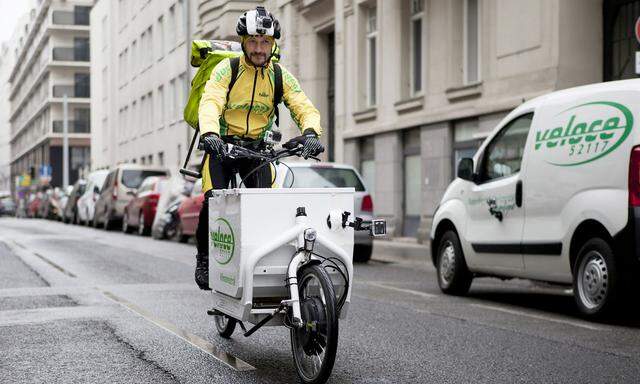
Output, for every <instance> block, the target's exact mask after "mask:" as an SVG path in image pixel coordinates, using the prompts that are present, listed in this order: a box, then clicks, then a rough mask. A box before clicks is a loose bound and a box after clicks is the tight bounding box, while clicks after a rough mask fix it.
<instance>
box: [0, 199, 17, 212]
mask: <svg viewBox="0 0 640 384" xmlns="http://www.w3.org/2000/svg"><path fill="white" fill-rule="evenodd" d="M3 215H4V216H15V215H16V204H15V203H14V202H13V199H12V198H11V196H5V197H2V198H0V216H3Z"/></svg>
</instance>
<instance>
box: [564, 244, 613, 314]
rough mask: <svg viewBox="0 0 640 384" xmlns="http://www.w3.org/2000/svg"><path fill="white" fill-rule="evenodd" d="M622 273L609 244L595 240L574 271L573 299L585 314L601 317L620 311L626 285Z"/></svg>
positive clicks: (578, 259) (583, 250)
mask: <svg viewBox="0 0 640 384" xmlns="http://www.w3.org/2000/svg"><path fill="white" fill-rule="evenodd" d="M620 273H621V270H620V271H619V270H618V265H617V264H616V260H615V257H614V255H613V250H612V249H611V246H610V245H609V244H608V243H607V242H606V241H604V240H603V239H601V238H593V239H591V240H589V241H587V242H586V243H585V244H584V245H583V246H582V248H581V249H580V251H579V252H578V257H577V259H576V263H575V265H574V270H573V296H574V298H575V301H576V304H577V306H578V309H579V310H580V312H581V313H582V314H584V315H586V316H588V317H593V318H602V317H606V316H607V315H610V314H611V313H612V312H614V311H615V309H617V306H618V304H619V298H620V297H621V296H622V295H621V294H622V292H621V291H622V285H623V284H622V278H621V275H620Z"/></svg>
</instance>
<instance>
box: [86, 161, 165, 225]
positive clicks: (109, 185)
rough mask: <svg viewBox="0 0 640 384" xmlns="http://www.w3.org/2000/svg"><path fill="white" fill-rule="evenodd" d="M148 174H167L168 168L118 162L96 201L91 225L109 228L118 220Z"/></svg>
mask: <svg viewBox="0 0 640 384" xmlns="http://www.w3.org/2000/svg"><path fill="white" fill-rule="evenodd" d="M149 176H169V170H168V169H166V168H160V167H153V166H145V165H136V164H120V165H118V166H117V167H116V168H115V169H113V170H111V171H110V172H109V174H108V175H107V178H106V179H105V181H104V184H103V186H102V189H101V191H100V197H99V198H98V201H97V202H96V206H95V213H94V217H93V226H94V227H96V228H98V227H99V226H103V227H104V228H105V229H110V228H111V227H112V226H113V224H115V223H117V222H120V221H121V220H122V218H123V217H124V208H125V207H126V206H127V205H128V204H129V202H130V201H131V200H132V199H133V198H134V196H135V194H136V191H137V190H138V188H140V185H141V184H142V182H143V181H144V179H146V178H147V177H149Z"/></svg>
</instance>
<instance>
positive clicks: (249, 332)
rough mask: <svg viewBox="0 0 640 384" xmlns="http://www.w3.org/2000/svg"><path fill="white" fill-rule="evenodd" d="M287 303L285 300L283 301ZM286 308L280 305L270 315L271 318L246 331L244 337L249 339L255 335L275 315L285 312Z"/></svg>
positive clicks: (266, 318) (268, 317)
mask: <svg viewBox="0 0 640 384" xmlns="http://www.w3.org/2000/svg"><path fill="white" fill-rule="evenodd" d="M283 301H285V300H283ZM285 308H286V305H284V304H283V303H280V306H279V307H278V308H277V309H276V310H275V311H273V313H272V314H270V315H269V316H267V317H265V318H264V319H262V320H261V321H260V322H259V323H258V324H256V325H254V326H253V327H252V328H251V329H250V330H248V331H246V332H245V333H244V337H249V336H251V335H253V333H254V332H255V331H257V330H258V329H260V328H262V326H263V325H265V324H267V323H268V322H269V320H271V319H273V317H274V316H275V315H277V314H278V313H280V312H282V310H284V309H285Z"/></svg>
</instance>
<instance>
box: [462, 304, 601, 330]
mask: <svg viewBox="0 0 640 384" xmlns="http://www.w3.org/2000/svg"><path fill="white" fill-rule="evenodd" d="M471 305H472V306H474V307H478V308H484V309H490V310H492V311H498V312H504V313H509V314H511V315H517V316H524V317H530V318H532V319H536V320H544V321H551V322H554V323H561V324H567V325H572V326H574V327H580V328H585V329H589V330H592V331H604V330H605V329H604V328H601V327H596V326H593V325H590V324H584V323H582V322H578V321H571V320H563V319H556V318H553V317H547V316H540V315H534V314H532V313H528V312H524V311H517V310H514V309H507V308H502V307H496V306H493V305H485V304H471Z"/></svg>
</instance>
